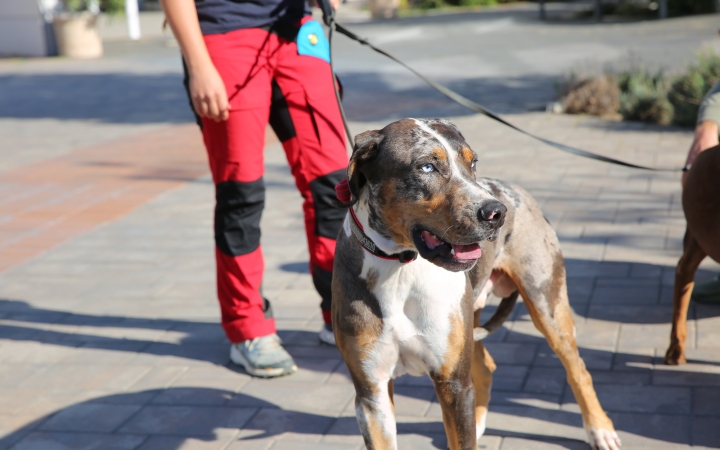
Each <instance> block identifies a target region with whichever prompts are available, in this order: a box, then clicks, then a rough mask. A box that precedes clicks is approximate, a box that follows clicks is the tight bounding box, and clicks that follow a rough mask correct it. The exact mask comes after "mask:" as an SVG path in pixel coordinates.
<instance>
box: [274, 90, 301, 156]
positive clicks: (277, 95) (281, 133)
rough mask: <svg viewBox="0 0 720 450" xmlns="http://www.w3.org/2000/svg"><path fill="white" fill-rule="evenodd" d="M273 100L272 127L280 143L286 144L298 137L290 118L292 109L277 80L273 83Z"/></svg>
mask: <svg viewBox="0 0 720 450" xmlns="http://www.w3.org/2000/svg"><path fill="white" fill-rule="evenodd" d="M271 98H272V101H271V103H270V126H271V127H272V129H273V131H274V132H275V135H276V136H277V137H278V139H280V142H285V141H287V140H288V139H292V138H294V137H295V136H296V134H295V125H293V121H292V117H290V109H289V108H288V104H287V101H286V100H285V96H284V95H283V93H282V91H281V90H280V86H278V84H277V83H276V82H275V80H273V81H272V97H271Z"/></svg>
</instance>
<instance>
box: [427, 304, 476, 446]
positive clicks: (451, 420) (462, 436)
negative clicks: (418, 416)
mask: <svg viewBox="0 0 720 450" xmlns="http://www.w3.org/2000/svg"><path fill="white" fill-rule="evenodd" d="M468 306H470V305H468ZM451 323H452V326H451V332H450V335H449V336H448V352H447V353H446V355H445V359H444V363H443V365H442V366H441V367H440V368H439V369H438V370H436V371H432V372H430V378H431V379H432V380H433V384H434V385H435V393H436V394H437V397H438V402H439V403H440V408H441V409H442V416H443V425H444V426H445V433H446V434H447V438H448V447H449V448H450V449H451V450H461V449H462V450H470V449H473V450H475V449H477V438H476V437H475V389H474V387H473V380H472V369H471V365H472V351H473V348H472V345H473V340H472V316H470V315H468V316H466V317H465V318H454V319H451Z"/></svg>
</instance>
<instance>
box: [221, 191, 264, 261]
mask: <svg viewBox="0 0 720 450" xmlns="http://www.w3.org/2000/svg"><path fill="white" fill-rule="evenodd" d="M215 198H216V202H217V203H216V205H215V244H216V245H217V247H218V248H219V249H220V251H221V252H223V253H225V254H226V255H229V256H239V255H246V254H248V253H250V252H252V251H254V250H255V249H257V248H258V246H260V218H261V217H262V210H263V208H264V207H265V182H264V181H263V179H262V178H260V179H259V180H256V181H251V182H247V183H246V182H240V181H225V182H223V183H220V184H218V185H217V186H215Z"/></svg>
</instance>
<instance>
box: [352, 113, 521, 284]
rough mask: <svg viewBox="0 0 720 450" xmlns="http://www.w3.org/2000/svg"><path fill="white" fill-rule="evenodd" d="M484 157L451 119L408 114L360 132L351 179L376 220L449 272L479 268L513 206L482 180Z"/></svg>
mask: <svg viewBox="0 0 720 450" xmlns="http://www.w3.org/2000/svg"><path fill="white" fill-rule="evenodd" d="M476 164H477V157H476V154H475V152H473V151H472V150H471V149H470V147H469V146H468V145H467V143H466V142H465V139H464V138H463V136H462V134H460V131H458V129H457V128H456V127H455V125H454V124H453V123H452V122H450V121H447V120H420V119H403V120H400V121H398V122H393V123H391V124H390V125H388V126H386V127H385V128H383V129H382V130H379V131H366V132H365V133H362V134H359V135H358V136H356V137H355V148H354V149H353V154H352V157H351V158H350V164H349V165H348V183H349V186H350V191H351V192H352V194H353V196H354V197H355V198H358V199H362V200H363V201H367V202H368V210H369V222H370V226H371V227H372V228H373V230H375V231H376V232H378V233H379V234H381V235H383V236H384V237H386V238H389V239H392V240H393V241H394V242H395V243H396V244H398V245H399V246H403V247H406V248H407V247H409V248H412V247H414V248H415V249H417V251H418V253H419V254H420V256H422V257H423V258H425V259H427V260H429V261H431V262H433V263H434V264H436V265H438V266H440V267H443V268H445V269H447V270H452V271H461V270H468V269H470V268H472V267H473V266H474V265H475V263H476V262H477V260H478V259H479V258H480V257H481V255H482V251H481V249H480V246H479V243H480V242H481V241H484V240H493V239H495V238H496V237H497V234H498V232H499V228H500V227H501V226H502V224H503V222H504V220H505V214H506V212H507V209H506V207H505V205H503V204H502V203H500V202H499V201H498V200H497V199H495V198H493V196H492V195H491V194H490V192H488V191H487V190H486V189H483V188H482V187H481V186H480V185H479V184H478V183H477V181H476Z"/></svg>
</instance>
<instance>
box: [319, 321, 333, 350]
mask: <svg viewBox="0 0 720 450" xmlns="http://www.w3.org/2000/svg"><path fill="white" fill-rule="evenodd" d="M318 338H320V342H322V343H323V344H327V345H337V344H336V343H335V333H333V328H332V325H329V324H327V323H326V324H324V325H323V328H322V330H320V333H318Z"/></svg>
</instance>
